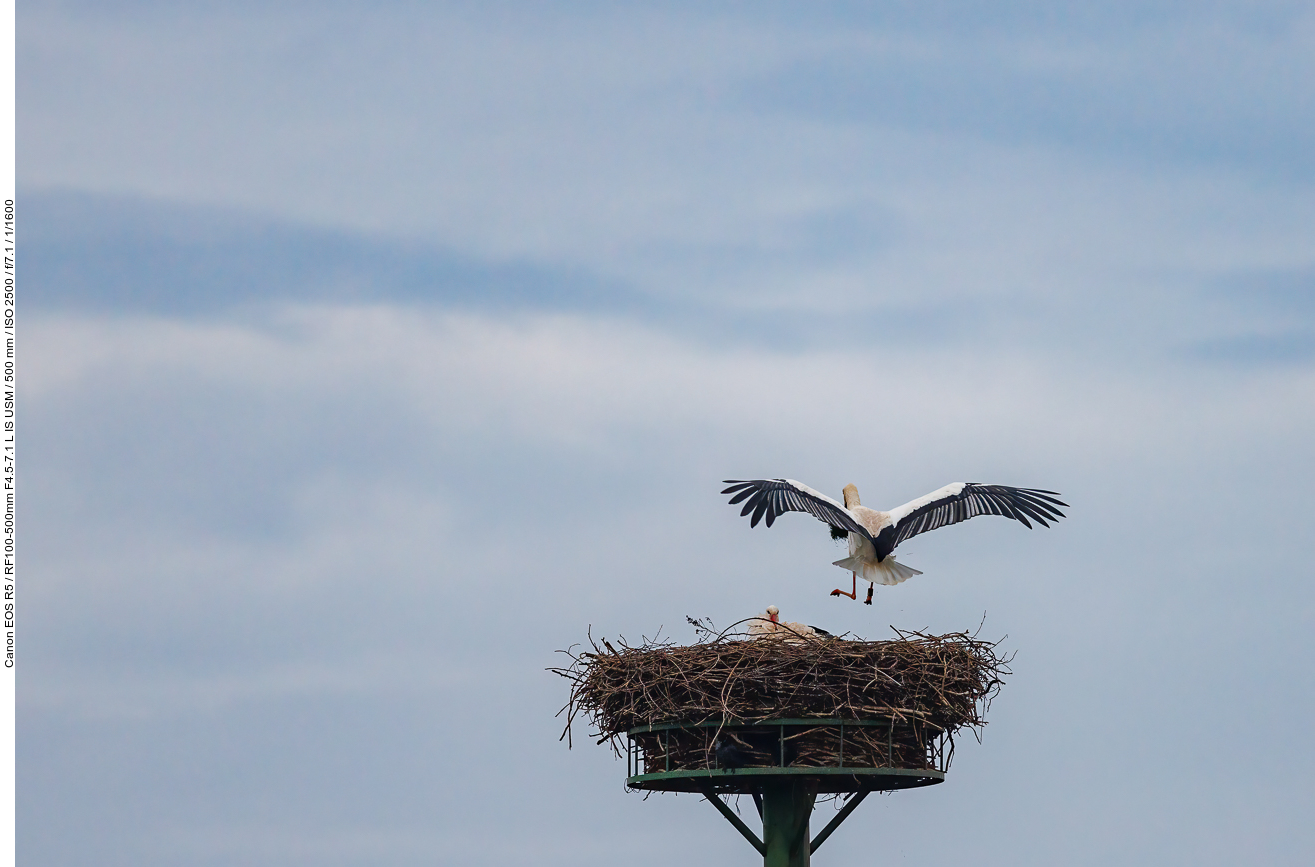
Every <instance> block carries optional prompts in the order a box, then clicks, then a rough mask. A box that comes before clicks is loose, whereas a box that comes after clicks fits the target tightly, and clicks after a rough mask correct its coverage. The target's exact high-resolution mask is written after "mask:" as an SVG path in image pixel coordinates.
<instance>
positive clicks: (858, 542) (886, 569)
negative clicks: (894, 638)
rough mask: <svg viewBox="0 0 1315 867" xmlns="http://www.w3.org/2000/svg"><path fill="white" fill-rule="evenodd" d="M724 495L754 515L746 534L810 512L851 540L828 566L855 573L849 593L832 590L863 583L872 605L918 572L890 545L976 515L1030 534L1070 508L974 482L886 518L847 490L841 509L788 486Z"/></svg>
mask: <svg viewBox="0 0 1315 867" xmlns="http://www.w3.org/2000/svg"><path fill="white" fill-rule="evenodd" d="M725 484H728V485H730V487H729V488H727V489H726V490H724V491H722V493H723V494H734V495H735V496H733V497H731V501H730V504H731V505H732V506H733V505H735V504H736V503H739V502H740V501H741V500H746V499H747V500H748V502H746V503H745V504H744V509H743V510H742V511H741V512H740V515H742V516H743V515H748V514H749V513H750V512H752V513H753V518H752V519H751V520H750V521H749V526H750V527H756V526H758V521H760V520H762V519H763V518H764V517H765V518H766V519H767V526H769V527H770V526H772V522H773V521H775V520H776V519H777V517H778V516H780V515H781V514H782V513H784V512H807V513H808V514H810V515H812V516H813V517H815V518H817V519H819V520H821V521H824V522H826V523H827V524H830V525H831V532H832V535H834V536H836V538H840V536H842V535H844V534H846V533H848V535H849V556H848V557H846V558H844V559H843V560H837V561H836V562H835V563H834V564H833V565H836V566H840V567H841V568H843V569H848V570H850V571H851V572H853V573H854V589H853V591H852V592H850V593H846V592H845V591H843V590H839V589H837V590H832V591H831V595H832V596H848V597H849V598H850V599H854V600H857V599H858V578H859V574H860V573H861V574H862V576H863V580H864V581H867V582H868V598H867V599H866V600H864V602H865V604H867V605H871V604H872V588H873V586H874V585H876V584H899V583H900V582H901V581H904V580H906V579H908V578H912V577H913V576H914V575H921V574H922V573H921V572H919V571H918V570H917V569H913V568H910V567H908V566H905V565H904V564H903V563H896V562H895V557H894V556H893V555H892V554H891V552H892V551H894V550H895V546H897V545H899V544H900V543H901V542H903V541H905V540H906V539H909V538H911V537H913V536H916V535H918V534H919V533H926V532H927V531H928V530H935V529H937V528H938V527H944V526H947V525H949V524H957V523H959V522H960V521H966V520H968V519H969V518H975V517H977V516H978V515H1000V516H1002V517H1005V518H1013V519H1014V520H1015V521H1019V522H1021V523H1022V525H1023V526H1024V527H1027V528H1028V529H1029V530H1030V529H1031V528H1032V525H1031V524H1030V523H1029V522H1028V519H1029V518H1030V519H1031V520H1033V521H1036V522H1037V523H1038V524H1040V525H1041V526H1043V527H1049V526H1050V524H1049V523H1047V522H1048V521H1054V520H1057V519H1059V518H1062V517H1064V513H1063V512H1061V511H1059V509H1057V508H1056V506H1064V507H1065V508H1068V504H1067V503H1063V502H1060V501H1059V500H1058V499H1056V497H1058V496H1059V495H1058V494H1057V493H1055V492H1054V491H1042V490H1038V489H1035V488H1011V487H1009V486H1007V485H981V484H978V483H977V482H955V483H954V484H952V485H946V486H945V487H943V488H941V489H940V490H939V491H932V492H931V493H930V494H928V495H927V496H925V497H919V498H918V499H916V500H912V501H911V502H908V503H905V504H904V505H902V506H898V507H896V508H894V509H891V510H890V511H889V512H878V511H877V510H875V509H869V508H867V507H866V506H863V505H860V504H859V501H858V488H856V487H855V486H854V485H852V484H851V485H845V492H844V496H845V502H844V503H843V504H841V503H837V502H836V501H835V500H833V499H831V498H830V497H828V496H827V495H826V494H823V493H820V492H818V491H815V490H813V489H812V488H810V487H808V486H807V485H805V484H803V483H802V482H796V481H794V480H793V479H754V480H752V481H739V480H736V479H727V480H726V482H725Z"/></svg>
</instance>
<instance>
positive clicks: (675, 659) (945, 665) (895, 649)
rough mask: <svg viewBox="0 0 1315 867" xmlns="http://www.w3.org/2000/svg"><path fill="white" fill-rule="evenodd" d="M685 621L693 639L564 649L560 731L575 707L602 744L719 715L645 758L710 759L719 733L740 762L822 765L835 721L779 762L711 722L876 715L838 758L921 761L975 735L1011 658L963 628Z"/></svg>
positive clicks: (760, 744) (765, 746)
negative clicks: (889, 631)
mask: <svg viewBox="0 0 1315 867" xmlns="http://www.w3.org/2000/svg"><path fill="white" fill-rule="evenodd" d="M691 622H692V623H694V624H695V626H696V627H697V628H698V629H699V630H700V638H699V640H698V642H697V643H695V644H692V645H684V646H681V645H675V644H672V643H670V642H661V643H660V642H657V641H648V640H645V641H643V642H642V643H641V644H640V645H638V646H630V645H628V644H627V643H626V642H625V641H624V640H620V641H618V642H617V644H618V645H620V647H619V648H618V647H616V646H614V645H613V644H612V643H611V642H609V641H607V640H606V639H602V640H600V641H595V640H593V639H592V638H591V639H590V646H591V648H592V649H591V650H585V651H578V652H573V651H566V653H567V655H568V656H569V657H570V660H571V662H570V664H569V665H567V666H565V667H562V668H553V669H550V670H551V671H554V672H556V673H557V674H560V675H561V676H563V677H565V678H567V679H568V680H569V681H570V682H571V695H570V699H569V701H568V702H567V704H566V706H565V707H564V708H563V709H562V711H563V712H564V713H565V714H566V728H565V730H564V731H563V733H562V736H563V738H567V739H569V738H570V737H571V728H572V725H573V724H574V723H575V721H576V719H577V718H579V717H580V716H581V715H583V717H584V718H586V719H587V720H588V722H589V723H590V725H591V726H592V727H593V729H594V730H595V732H594V736H595V737H596V738H598V742H599V743H603V742H605V741H611V743H612V746H613V748H614V749H618V750H619V748H620V747H621V738H622V737H623V736H624V735H625V733H626V732H627V731H628V730H630V729H632V728H635V727H637V726H645V725H660V724H668V723H683V724H697V723H717V724H718V726H713V727H709V728H703V729H687V730H684V731H683V732H678V733H677V736H675V737H673V736H672V735H670V734H665V735H663V737H662V739H661V741H660V742H659V739H658V736H656V735H641V736H640V740H641V743H642V745H643V746H644V748H645V752H646V753H647V754H648V755H649V757H650V762H651V760H652V758H653V757H654V756H657V755H659V754H660V755H661V761H662V767H663V768H676V767H679V768H689V769H695V768H707V767H714V766H715V765H716V758H715V757H714V752H715V751H716V749H717V747H718V745H719V744H721V745H722V749H725V745H726V744H727V742H728V740H727V739H729V742H731V743H733V744H734V746H735V750H736V755H737V756H738V757H739V759H740V761H742V762H743V763H744V764H743V766H747V767H753V766H759V765H762V766H767V765H774V764H778V763H785V764H790V765H794V766H823V765H828V764H834V763H835V761H836V745H835V743H834V741H835V736H836V731H835V729H836V727H834V726H832V727H826V726H819V727H818V728H817V729H801V730H798V731H797V732H796V737H797V742H795V743H793V744H791V745H790V747H789V753H788V755H787V756H785V757H784V758H783V757H782V756H781V755H780V754H779V751H778V749H777V746H778V745H776V744H773V743H771V741H772V740H773V738H770V737H767V736H766V734H767V733H766V732H757V733H755V731H754V730H753V729H744V728H735V729H726V730H724V731H723V730H722V729H721V728H720V726H725V725H731V726H743V725H751V724H753V723H755V722H760V721H763V720H769V719H819V720H820V719H841V720H846V721H850V720H853V721H859V720H868V721H871V720H883V721H888V722H889V726H886V725H883V726H881V727H868V728H861V727H853V728H851V727H846V730H845V733H844V736H843V740H844V741H845V742H846V746H845V750H846V755H847V756H851V758H847V759H846V763H850V762H852V761H854V760H857V759H859V758H860V755H863V754H866V758H867V759H868V763H869V764H870V765H871V766H873V767H906V768H927V767H932V766H934V764H935V751H934V750H932V741H933V740H934V739H936V738H938V737H940V736H947V737H949V738H950V739H951V740H950V748H951V751H952V748H953V741H952V738H953V734H954V732H955V731H956V730H957V729H960V728H962V727H963V726H969V727H972V728H973V729H974V730H975V731H977V732H978V733H980V729H981V727H982V726H983V725H985V722H986V721H985V714H986V711H987V709H988V708H989V707H990V702H991V700H992V698H994V697H995V695H996V694H997V693H998V691H999V689H1000V687H1001V686H1002V685H1003V683H1004V680H1003V678H1004V676H1005V675H1007V674H1009V669H1008V664H1009V661H1010V660H1009V658H1008V657H1003V656H1001V655H1000V654H999V652H998V651H997V644H996V643H992V642H987V641H982V640H979V639H978V638H977V637H976V636H974V635H969V634H968V633H966V632H960V633H953V634H949V635H927V634H924V633H921V632H905V631H902V630H895V633H896V635H897V638H896V639H895V640H888V641H864V640H845V639H840V638H832V637H827V638H790V640H779V639H771V638H767V639H764V638H757V639H746V637H745V636H744V635H743V634H742V633H733V632H727V633H715V632H713V631H712V630H711V629H710V628H709V627H707V626H705V625H704V624H702V623H700V622H699V621H691ZM600 644H601V646H600ZM719 738H720V739H721V740H720V741H719V740H718V739H719ZM722 755H723V756H725V755H726V753H722ZM942 764H948V759H945V760H944V761H943V762H942ZM942 769H944V768H942ZM651 770H654V769H650V771H651Z"/></svg>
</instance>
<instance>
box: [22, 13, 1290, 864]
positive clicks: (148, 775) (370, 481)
mask: <svg viewBox="0 0 1315 867" xmlns="http://www.w3.org/2000/svg"><path fill="white" fill-rule="evenodd" d="M1312 48H1315V15H1312V14H1311V12H1310V10H1309V8H1308V7H1307V6H1305V5H1303V4H1284V3H1273V4H1258V3H1247V4H1241V3H1236V4H1230V3H1217V4H1179V3H1162V4H1154V3H1141V4H1102V5H1101V6H1100V8H1099V9H1088V8H1075V7H1068V6H1063V5H1056V4H1011V5H1007V6H1001V5H1000V4H971V3H965V4H925V3H924V4H885V5H881V6H877V7H875V8H870V7H869V6H868V5H866V4H852V5H851V4H810V5H808V6H804V5H791V4H770V5H765V4H754V5H752V6H751V5H748V4H731V3H727V4H685V5H682V4H652V5H649V6H648V7H646V8H645V9H644V10H643V11H636V10H632V9H620V8H617V7H613V6H610V5H601V4H559V5H556V6H554V7H552V8H551V9H548V8H544V7H542V6H541V5H531V4H526V5H520V4H449V5H442V4H401V3H398V4H372V5H370V6H369V7H366V6H363V5H349V4H313V5H310V4H305V5H300V4H241V3H236V4H223V5H214V6H210V7H203V6H198V5H193V4H188V5H184V6H177V5H171V4H153V3H137V4H124V5H113V4H103V3H101V4H85V5H84V4H45V3H31V4H25V5H23V6H22V7H21V8H20V10H19V46H18V58H19V95H18V96H19V102H18V107H19V111H18V135H19V141H18V144H19V194H20V204H21V206H22V209H23V214H24V215H25V216H24V217H23V220H24V222H23V223H22V226H23V241H22V243H23V247H22V254H23V258H22V259H21V260H20V261H21V265H22V267H23V272H24V275H25V276H24V280H25V285H26V286H27V287H28V288H27V291H26V294H25V296H24V299H23V306H22V315H23V325H24V336H23V374H24V375H23V386H22V388H23V391H22V396H23V403H22V409H23V425H24V429H23V430H24V440H23V443H24V445H23V473H24V475H23V479H24V481H23V517H24V538H23V541H24V548H23V552H22V554H23V563H24V569H25V574H26V576H27V577H26V581H25V584H24V596H23V606H24V613H23V614H24V620H23V624H24V627H25V629H24V634H23V648H22V650H23V659H22V664H23V676H22V677H21V678H20V682H19V727H20V728H19V731H20V743H19V775H20V800H19V823H20V824H19V827H20V836H19V845H20V853H21V855H20V857H22V859H23V860H24V861H25V862H27V861H32V862H34V863H35V862H40V863H61V864H70V865H76V864H96V865H106V864H119V863H122V864H132V865H165V864H179V863H186V864H199V865H209V864H215V865H219V864H252V865H265V864H269V865H273V864H279V865H286V864H316V865H320V864H341V865H357V864H360V865H365V864H370V865H410V864H421V863H424V864H432V863H462V864H477V865H478V864H507V863H521V862H523V861H525V860H527V859H529V858H533V859H534V860H536V861H537V862H540V863H548V864H572V865H577V864H594V863H597V864H603V863H613V862H614V861H615V859H616V857H618V855H619V854H624V856H625V857H626V858H627V859H628V860H630V861H633V862H635V863H638V864H657V863H667V862H669V861H670V860H672V859H685V860H698V861H707V860H719V861H724V862H725V863H740V862H741V861H743V862H744V863H752V861H751V858H750V856H752V855H753V853H752V850H750V849H748V847H747V846H745V844H744V843H743V841H742V840H740V839H739V838H738V836H737V835H735V834H734V833H733V831H732V830H731V829H730V828H729V827H727V826H726V825H725V822H724V821H723V820H721V819H720V818H719V817H718V816H716V814H715V813H714V812H713V811H712V810H711V808H709V807H708V806H707V805H706V804H701V803H699V802H698V801H697V800H696V799H693V798H689V797H683V796H682V797H671V796H663V797H653V798H650V799H648V800H647V801H644V800H643V799H642V798H640V797H639V796H637V795H628V794H626V793H625V792H624V791H622V787H621V780H622V777H623V775H624V763H617V762H615V761H614V760H613V759H612V758H611V757H610V755H609V754H608V753H607V752H606V751H605V750H604V749H602V748H595V747H593V746H591V745H590V744H588V743H587V742H585V743H583V744H580V742H579V741H577V747H576V748H575V749H574V750H572V751H567V750H566V748H565V746H564V745H559V744H558V743H557V741H556V738H557V735H558V734H559V727H558V721H557V720H555V719H554V718H553V714H554V713H555V712H556V711H557V709H558V708H559V707H560V706H561V704H562V703H563V702H564V701H565V696H566V693H565V690H564V689H563V686H564V684H563V683H562V682H560V681H556V680H555V679H554V678H553V677H551V676H550V675H548V674H546V673H545V672H544V671H543V669H544V668H545V667H546V666H549V665H552V664H553V663H554V661H555V657H554V653H553V651H554V650H556V649H559V648H564V647H567V646H569V645H570V644H572V643H575V642H578V641H580V640H582V639H583V638H584V635H585V632H586V630H587V629H589V628H591V627H592V629H593V632H594V634H600V633H601V634H606V635H617V634H625V635H628V636H632V637H633V636H639V635H642V634H647V635H652V634H653V633H654V632H656V631H657V629H658V628H659V627H662V628H664V629H665V631H666V632H667V633H670V634H673V635H675V636H676V637H677V638H679V639H682V640H683V639H688V638H691V637H692V636H691V635H689V634H688V628H687V627H686V626H685V625H684V622H685V621H684V618H685V616H686V615H694V616H711V617H712V618H713V619H714V620H716V621H717V622H719V623H729V622H731V621H734V620H737V619H739V618H740V617H743V616H746V615H748V614H750V613H753V612H754V611H759V610H761V609H762V608H763V607H764V606H766V605H767V604H772V603H774V604H777V605H778V606H780V607H781V609H782V612H783V614H785V615H786V616H787V617H788V618H789V619H797V620H803V621H807V622H811V623H817V624H818V625H821V626H824V627H826V628H828V629H830V630H832V631H844V630H852V631H854V632H856V633H858V634H861V635H865V636H868V637H881V636H883V635H886V634H888V626H889V625H892V624H893V625H895V626H899V627H904V628H928V629H932V630H937V631H951V630H959V629H964V628H975V627H976V625H977V624H978V622H979V621H981V619H982V617H983V614H984V613H985V615H986V625H985V627H984V630H985V632H986V633H987V634H989V635H992V636H1005V635H1007V636H1008V637H1007V639H1006V640H1005V645H1006V646H1007V647H1008V648H1010V649H1013V650H1016V651H1017V653H1018V656H1017V660H1016V663H1015V666H1014V668H1015V671H1016V673H1015V675H1014V676H1013V678H1012V679H1011V681H1010V682H1009V684H1008V685H1007V686H1006V688H1005V690H1004V692H1003V694H1002V696H1001V697H1000V699H999V700H998V701H997V703H996V705H995V707H994V708H993V710H992V715H991V717H990V720H991V724H990V725H989V726H988V728H987V730H986V733H985V736H984V739H983V742H982V743H981V744H980V745H979V744H976V743H972V742H970V743H967V744H964V745H963V746H962V747H961V749H960V750H959V752H958V755H957V757H956V762H955V766H954V768H953V769H952V772H951V774H950V778H949V781H948V782H947V784H946V785H944V786H941V787H937V788H935V789H932V790H927V791H922V792H910V793H903V794H899V795H895V796H892V797H889V798H881V799H876V801H875V802H873V801H869V802H868V803H865V804H864V806H863V807H862V808H861V810H860V812H859V813H858V814H857V815H856V817H855V818H854V819H851V820H850V822H849V823H848V824H847V825H846V826H845V828H844V829H842V831H840V832H839V833H838V834H837V835H836V836H835V837H833V838H832V839H831V840H830V841H829V842H828V843H827V848H826V849H824V850H822V851H821V852H820V853H819V855H818V860H819V864H820V863H823V862H826V863H830V862H831V861H833V860H834V862H835V863H868V862H876V861H878V860H882V861H884V860H891V859H894V858H900V859H918V860H919V861H921V862H922V863H934V864H939V863H946V864H948V863H962V862H963V861H964V860H967V859H972V860H973V861H974V862H976V863H981V864H984V865H990V864H1001V865H1004V864H1009V865H1030V864H1036V865H1042V864H1047V865H1048V864H1054V863H1065V864H1075V865H1081V864H1097V863H1100V864H1104V863H1110V862H1111V861H1117V862H1119V863H1130V864H1140V863H1147V864H1150V863H1155V864H1157V865H1159V864H1189V863H1190V864H1193V865H1196V864H1221V865H1222V864H1235V863H1239V862H1243V861H1245V862H1248V863H1253V862H1263V863H1269V864H1293V865H1296V864H1306V863H1309V862H1310V860H1311V858H1312V856H1313V855H1315V833H1313V832H1312V831H1311V830H1310V827H1309V822H1308V821H1307V814H1308V813H1309V812H1310V806H1311V804H1310V796H1309V794H1308V793H1307V788H1308V784H1307V781H1308V779H1309V777H1310V775H1311V773H1312V771H1315V750H1313V749H1312V747H1311V745H1310V744H1309V743H1308V742H1307V740H1308V739H1306V738H1304V737H1303V735H1302V731H1303V728H1302V726H1301V723H1300V721H1301V720H1303V719H1306V718H1308V717H1309V715H1310V714H1311V713H1312V712H1315V706H1313V705H1315V702H1313V701H1312V694H1315V693H1313V692H1312V687H1315V681H1312V677H1311V674H1310V673H1309V667H1308V666H1307V665H1306V664H1305V660H1307V659H1308V658H1309V657H1310V655H1311V652H1312V650H1313V649H1315V648H1313V647H1312V638H1311V636H1312V627H1313V626H1315V591H1313V590H1312V589H1311V587H1312V582H1311V580H1310V579H1311V578H1312V577H1315V576H1312V574H1311V567H1310V565H1309V563H1308V560H1307V558H1306V557H1305V548H1306V544H1305V543H1306V537H1307V535H1308V531H1307V530H1306V523H1307V522H1306V520H1305V517H1304V516H1305V514H1306V511H1307V508H1306V504H1305V502H1304V495H1305V493H1306V491H1307V489H1308V488H1309V487H1310V483H1311V482H1312V481H1315V479H1312V467H1311V460H1310V445H1309V444H1310V442H1311V441H1312V440H1313V439H1315V400H1313V399H1312V398H1315V196H1313V195H1312V193H1315V156H1312V155H1313V154H1315V60H1312V58H1315V52H1313V51H1312ZM755 476H788V477H792V478H797V479H801V480H803V481H805V482H807V483H809V484H811V485H813V486H814V487H817V488H820V489H822V490H825V491H828V492H831V493H832V494H835V493H837V492H838V491H839V489H840V488H841V487H842V486H843V485H844V484H845V483H847V482H851V481H852V482H855V483H857V484H858V486H859V488H860V490H861V491H862V492H863V496H864V502H865V503H866V504H872V505H875V506H878V507H882V506H884V507H889V506H893V505H896V504H898V503H901V502H904V501H906V500H908V499H912V498H913V497H915V496H919V495H921V494H923V493H926V492H927V491H929V490H932V489H933V488H936V487H939V486H941V485H943V484H945V483H947V482H950V481H953V480H960V479H964V480H977V481H986V482H996V483H1004V484H1018V485H1028V486H1038V487H1046V488H1053V489H1056V490H1060V491H1062V492H1063V493H1064V495H1065V499H1066V500H1067V501H1068V502H1070V503H1071V504H1072V505H1073V508H1072V510H1071V513H1070V518H1069V519H1068V520H1067V521H1064V522H1062V523H1061V524H1060V525H1059V526H1058V527H1056V528H1055V529H1052V530H1049V531H1033V532H1028V531H1026V530H1024V529H1022V528H1021V527H1018V526H1017V525H1014V524H1009V523H1006V522H1003V521H994V520H986V519H983V520H980V521H974V522H971V523H969V524H966V525H963V526H960V527H955V528H952V529H949V530H945V531H941V532H938V533H936V534H932V535H928V536H924V537H919V539H917V540H914V542H915V543H916V544H914V543H910V544H908V545H906V546H905V547H906V548H907V549H908V550H907V552H905V551H904V548H902V549H901V551H902V554H901V560H902V561H906V562H909V563H911V564H912V565H914V566H915V567H917V568H919V569H921V570H923V572H924V573H925V574H924V575H923V576H920V577H918V578H916V579H914V580H912V581H909V582H907V583H906V584H904V585H901V586H900V587H897V588H892V589H888V590H887V589H883V590H881V591H879V592H878V594H877V600H876V601H877V604H876V605H875V606H873V607H872V608H870V609H869V608H865V607H864V606H861V605H855V604H853V603H849V602H848V600H837V599H834V598H832V597H829V596H828V595H827V592H828V591H829V590H830V589H831V588H832V587H834V586H836V585H837V582H839V581H841V579H842V578H843V577H846V576H844V575H843V573H841V572H840V570H837V569H835V568H834V567H832V566H830V565H829V564H830V561H831V560H833V559H836V558H837V557H838V556H840V554H838V553H837V550H838V549H837V548H835V547H834V545H833V544H832V543H831V542H830V540H829V539H828V538H827V535H826V533H825V531H824V529H822V528H821V526H820V525H818V524H816V523H815V522H812V521H810V520H809V519H806V518H804V517H802V516H797V517H796V518H795V519H789V518H787V519H785V520H783V521H781V522H780V523H778V524H777V525H776V526H775V527H773V528H772V529H771V530H770V531H764V530H763V529H762V528H758V529H756V530H752V531H751V530H750V529H749V528H748V526H747V522H745V521H743V520H741V519H740V518H739V517H738V514H737V512H738V510H732V509H729V508H727V507H726V506H725V504H724V502H723V500H724V498H721V497H719V496H718V495H717V493H716V492H717V490H718V489H719V485H718V483H719V481H720V480H721V479H723V478H744V477H755Z"/></svg>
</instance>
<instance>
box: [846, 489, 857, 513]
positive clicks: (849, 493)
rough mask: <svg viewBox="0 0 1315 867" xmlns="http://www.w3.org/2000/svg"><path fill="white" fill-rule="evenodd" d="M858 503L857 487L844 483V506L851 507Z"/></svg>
mask: <svg viewBox="0 0 1315 867" xmlns="http://www.w3.org/2000/svg"><path fill="white" fill-rule="evenodd" d="M857 505H859V502H858V487H857V486H856V485H854V484H852V483H851V484H848V485H845V508H846V509H852V508H854V507H855V506H857Z"/></svg>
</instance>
